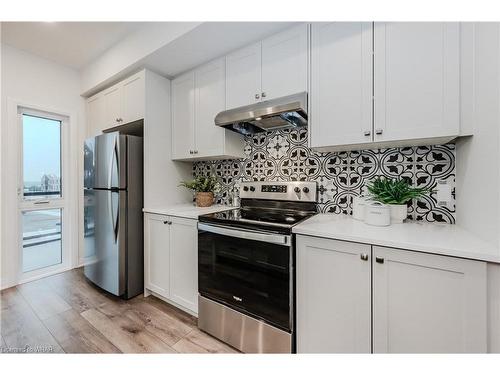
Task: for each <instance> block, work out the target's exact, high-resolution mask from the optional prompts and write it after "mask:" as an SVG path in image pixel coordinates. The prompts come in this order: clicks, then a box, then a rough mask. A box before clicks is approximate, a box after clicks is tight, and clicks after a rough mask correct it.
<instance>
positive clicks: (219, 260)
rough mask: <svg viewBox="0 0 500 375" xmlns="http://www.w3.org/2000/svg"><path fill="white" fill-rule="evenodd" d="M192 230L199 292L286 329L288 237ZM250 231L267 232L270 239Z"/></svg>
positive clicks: (209, 227)
mask: <svg viewBox="0 0 500 375" xmlns="http://www.w3.org/2000/svg"><path fill="white" fill-rule="evenodd" d="M198 228H199V230H198V290H199V292H200V294H201V295H203V296H205V297H209V298H211V299H214V300H216V301H219V302H222V303H224V304H226V305H229V306H231V307H232V308H234V309H236V310H238V311H242V312H246V313H248V314H250V315H252V316H255V317H258V318H261V319H263V320H264V321H266V322H268V323H270V324H272V325H274V326H277V327H279V328H282V329H285V330H287V331H291V328H292V327H291V320H292V319H291V315H292V314H291V305H292V301H293V299H292V287H291V286H292V272H291V269H292V268H291V267H292V260H293V248H292V247H291V246H290V245H287V244H289V243H290V236H283V235H274V234H265V233H264V234H261V233H255V232H250V231H243V230H240V229H239V230H234V229H231V228H226V227H219V226H212V225H204V224H200V225H199V227H198ZM255 235H262V236H272V237H269V238H271V239H272V241H271V242H267V241H263V238H264V237H258V238H257V237H255Z"/></svg>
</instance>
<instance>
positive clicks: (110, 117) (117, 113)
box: [103, 85, 124, 128]
mask: <svg viewBox="0 0 500 375" xmlns="http://www.w3.org/2000/svg"><path fill="white" fill-rule="evenodd" d="M103 97H104V120H105V128H108V127H112V126H116V125H120V124H124V122H123V121H122V117H121V116H122V98H123V96H122V90H121V87H120V86H119V85H116V86H113V87H111V88H109V89H107V90H105V91H104V92H103Z"/></svg>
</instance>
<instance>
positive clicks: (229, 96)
mask: <svg viewBox="0 0 500 375" xmlns="http://www.w3.org/2000/svg"><path fill="white" fill-rule="evenodd" d="M260 65H261V43H257V44H254V45H251V46H249V47H246V48H243V49H241V50H239V51H236V52H234V53H232V54H230V55H228V56H226V108H227V109H230V108H236V107H241V106H244V105H248V104H252V103H255V102H259V101H260V93H261V66H260Z"/></svg>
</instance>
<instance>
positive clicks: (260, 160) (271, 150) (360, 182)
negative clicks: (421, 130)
mask: <svg viewBox="0 0 500 375" xmlns="http://www.w3.org/2000/svg"><path fill="white" fill-rule="evenodd" d="M245 154H246V158H244V159H238V160H222V161H220V160H217V161H202V162H196V163H194V165H193V173H194V175H195V176H198V175H210V174H215V175H216V176H217V177H218V179H219V181H220V183H221V191H220V193H219V194H218V196H217V201H218V203H228V201H229V199H230V196H231V195H232V194H234V192H235V191H236V189H238V187H239V182H241V181H252V180H253V181H295V180H310V181H317V183H318V194H319V198H318V209H319V211H320V212H329V213H336V214H352V199H353V197H355V196H357V195H360V194H362V193H363V192H365V189H366V188H365V184H366V182H368V181H369V180H371V179H373V178H374V177H376V176H387V177H396V178H397V177H399V178H405V179H408V180H410V181H411V182H412V184H413V186H418V187H425V188H430V189H434V188H435V187H436V186H437V184H438V182H441V181H446V183H448V184H450V185H451V187H452V202H450V203H447V204H446V205H445V204H442V203H441V204H440V202H438V201H437V199H436V192H432V193H431V194H430V195H429V196H426V197H424V198H423V199H421V200H419V201H415V200H414V201H412V202H409V203H408V218H409V219H413V220H423V221H428V222H447V223H455V145H454V144H446V145H440V146H419V147H403V148H388V149H377V150H363V151H348V152H316V151H313V150H311V149H309V148H308V147H307V129H304V128H302V129H299V130H277V131H273V132H269V133H264V134H258V135H254V136H252V137H246V139H245Z"/></svg>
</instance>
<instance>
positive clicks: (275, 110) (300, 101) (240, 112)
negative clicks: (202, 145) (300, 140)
mask: <svg viewBox="0 0 500 375" xmlns="http://www.w3.org/2000/svg"><path fill="white" fill-rule="evenodd" d="M215 125H217V126H222V127H224V128H226V129H229V130H232V131H235V132H238V133H241V134H244V135H251V134H255V133H260V132H265V131H270V130H276V129H284V128H296V127H301V126H306V125H307V93H306V92H301V93H299V94H294V95H289V96H284V97H281V98H278V99H272V100H267V101H265V102H259V103H256V104H251V105H247V106H244V107H239V108H234V109H230V110H227V111H222V112H220V113H219V114H218V115H217V116H215Z"/></svg>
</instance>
